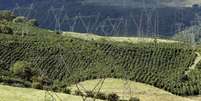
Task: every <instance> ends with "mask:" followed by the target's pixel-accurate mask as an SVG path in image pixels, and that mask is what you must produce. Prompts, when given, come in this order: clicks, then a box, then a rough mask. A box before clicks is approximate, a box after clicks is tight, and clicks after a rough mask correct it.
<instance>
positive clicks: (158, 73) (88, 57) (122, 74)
mask: <svg viewBox="0 0 201 101" xmlns="http://www.w3.org/2000/svg"><path fill="white" fill-rule="evenodd" d="M2 26H9V27H10V28H11V29H12V30H13V31H12V32H13V34H11V33H5V31H4V30H3V31H2V32H1V34H0V74H1V76H0V82H3V83H4V84H11V83H17V86H19V85H21V84H23V85H25V86H26V87H31V83H32V84H34V80H31V79H33V77H34V73H33V75H32V74H31V75H29V71H28V70H29V69H28V70H27V69H22V72H25V73H26V75H27V73H28V76H30V78H27V76H24V74H23V75H21V74H20V76H23V78H20V77H19V76H15V75H14V74H15V73H14V74H13V70H12V69H13V67H16V66H19V67H20V68H21V67H23V66H24V65H25V66H26V64H28V66H29V67H30V68H31V69H32V70H33V71H34V72H35V73H37V75H38V76H46V77H47V78H48V79H50V80H51V81H55V82H56V81H57V82H59V83H62V84H65V85H71V84H75V83H78V82H80V81H84V80H90V79H98V78H121V79H129V80H133V81H137V82H142V83H146V84H149V85H153V86H155V87H158V88H161V89H165V90H166V91H170V92H171V93H174V94H177V95H198V94H200V93H201V92H200V91H201V88H200V87H201V80H200V79H201V78H199V77H200V76H201V74H199V73H197V72H200V70H198V71H197V72H193V71H192V72H190V73H188V74H185V72H186V71H188V70H189V67H190V66H191V65H193V63H194V61H195V59H196V53H195V50H194V49H193V48H191V47H190V46H188V45H185V44H183V43H178V42H177V43H174V42H173V43H169V42H168V43H166V42H164V43H160V42H157V40H155V41H153V42H148V43H147V42H140V43H129V42H119V41H111V40H105V39H102V40H85V39H82V38H79V37H73V36H62V35H61V34H60V33H58V32H57V34H56V32H49V31H48V30H46V29H40V28H37V27H36V26H31V25H29V24H27V23H26V24H25V23H15V22H9V21H8V22H6V23H2ZM3 28H4V27H3ZM24 28H25V29H26V30H25V31H24V30H22V29H24ZM27 30H28V31H27ZM24 32H26V33H24ZM21 65H22V66H21ZM17 71H18V70H17ZM32 76H33V77H32ZM45 82H46V81H45ZM15 86H16V84H15ZM32 86H33V85H32ZM39 88H40V87H39Z"/></svg>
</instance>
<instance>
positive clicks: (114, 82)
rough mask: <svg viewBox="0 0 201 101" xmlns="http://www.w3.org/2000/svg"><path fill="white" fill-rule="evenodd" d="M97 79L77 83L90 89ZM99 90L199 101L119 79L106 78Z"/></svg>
mask: <svg viewBox="0 0 201 101" xmlns="http://www.w3.org/2000/svg"><path fill="white" fill-rule="evenodd" d="M99 81H100V80H89V81H85V82H81V83H79V84H78V86H79V89H81V90H82V91H86V90H92V89H93V88H94V87H95V85H97V83H98V82H99ZM99 86H100V85H99ZM70 88H71V89H72V91H75V90H77V87H76V85H73V86H71V87H70ZM97 88H99V87H97ZM100 91H101V92H104V93H106V94H108V93H117V94H118V95H119V96H121V99H128V98H130V97H131V96H136V97H139V98H140V101H199V100H191V99H189V98H185V97H180V96H176V95H173V94H171V93H169V92H166V91H164V90H161V89H158V88H156V87H153V86H149V85H146V84H143V83H137V82H133V81H125V80H120V79H110V78H109V79H106V80H105V81H104V84H103V86H102V88H101V90H100Z"/></svg>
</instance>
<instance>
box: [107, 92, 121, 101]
mask: <svg viewBox="0 0 201 101" xmlns="http://www.w3.org/2000/svg"><path fill="white" fill-rule="evenodd" d="M107 100H108V101H118V100H119V96H118V95H117V94H115V93H111V94H109V95H108V97H107Z"/></svg>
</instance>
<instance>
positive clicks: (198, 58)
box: [186, 52, 201, 74]
mask: <svg viewBox="0 0 201 101" xmlns="http://www.w3.org/2000/svg"><path fill="white" fill-rule="evenodd" d="M195 54H197V57H196V59H195V61H194V63H193V65H191V66H190V67H189V70H188V71H186V74H188V73H189V72H190V71H191V70H193V69H195V67H196V65H197V64H198V63H199V62H200V61H201V55H200V53H198V52H195Z"/></svg>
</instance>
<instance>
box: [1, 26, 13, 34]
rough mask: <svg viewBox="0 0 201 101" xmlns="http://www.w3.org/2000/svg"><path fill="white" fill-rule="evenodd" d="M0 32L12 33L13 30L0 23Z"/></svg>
mask: <svg viewBox="0 0 201 101" xmlns="http://www.w3.org/2000/svg"><path fill="white" fill-rule="evenodd" d="M0 33H4V34H13V30H12V28H10V27H8V26H6V25H0Z"/></svg>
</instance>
